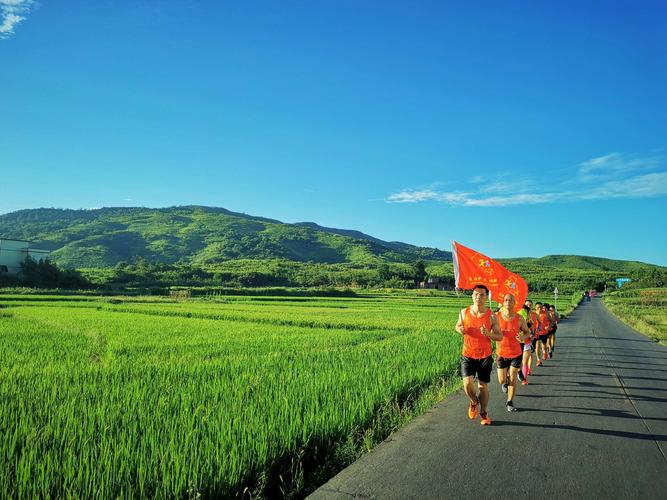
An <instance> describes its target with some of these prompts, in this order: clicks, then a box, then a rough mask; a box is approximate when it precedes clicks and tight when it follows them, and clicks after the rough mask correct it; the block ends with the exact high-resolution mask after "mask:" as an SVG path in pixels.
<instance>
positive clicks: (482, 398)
mask: <svg viewBox="0 0 667 500" xmlns="http://www.w3.org/2000/svg"><path fill="white" fill-rule="evenodd" d="M478 384H479V405H480V412H481V413H486V406H487V405H488V404H489V384H487V383H486V382H482V381H481V380H480V381H478Z"/></svg>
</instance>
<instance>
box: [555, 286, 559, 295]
mask: <svg viewBox="0 0 667 500" xmlns="http://www.w3.org/2000/svg"><path fill="white" fill-rule="evenodd" d="M554 293H555V294H556V295H558V287H556V288H554Z"/></svg>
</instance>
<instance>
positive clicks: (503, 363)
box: [496, 355, 523, 368]
mask: <svg viewBox="0 0 667 500" xmlns="http://www.w3.org/2000/svg"><path fill="white" fill-rule="evenodd" d="M522 359H523V355H522V356H517V357H516V358H503V357H502V356H498V358H497V359H496V363H497V364H498V368H508V367H509V366H513V367H514V368H521V361H522Z"/></svg>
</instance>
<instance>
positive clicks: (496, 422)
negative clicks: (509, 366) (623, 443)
mask: <svg viewBox="0 0 667 500" xmlns="http://www.w3.org/2000/svg"><path fill="white" fill-rule="evenodd" d="M524 411H525V410H524ZM531 411H542V410H531ZM493 425H495V426H499V427H500V426H513V427H517V428H524V429H525V428H526V427H532V428H542V429H563V430H566V431H575V432H586V433H589V434H600V435H602V436H618V437H623V438H629V439H638V440H641V441H667V436H665V435H664V434H659V435H649V434H640V433H638V432H629V431H611V430H605V429H591V428H588V427H578V426H576V425H565V424H552V425H549V424H545V425H543V424H531V423H528V422H510V421H504V420H497V419H496V420H494V421H493Z"/></svg>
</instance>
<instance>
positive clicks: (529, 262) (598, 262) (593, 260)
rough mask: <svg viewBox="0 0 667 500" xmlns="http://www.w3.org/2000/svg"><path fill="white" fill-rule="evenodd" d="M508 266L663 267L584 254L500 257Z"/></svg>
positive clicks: (629, 269) (618, 269) (628, 270)
mask: <svg viewBox="0 0 667 500" xmlns="http://www.w3.org/2000/svg"><path fill="white" fill-rule="evenodd" d="M502 261H503V263H504V264H506V265H507V266H508V267H511V266H514V267H517V266H520V267H521V266H540V267H551V268H556V269H585V270H591V271H592V270H595V271H613V272H616V273H621V274H622V273H632V272H635V271H640V270H645V269H663V268H662V267H661V266H656V265H654V264H646V263H644V262H638V261H630V260H616V259H605V258H603V257H589V256H584V255H547V256H546V257H539V258H532V257H522V258H516V259H502Z"/></svg>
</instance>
